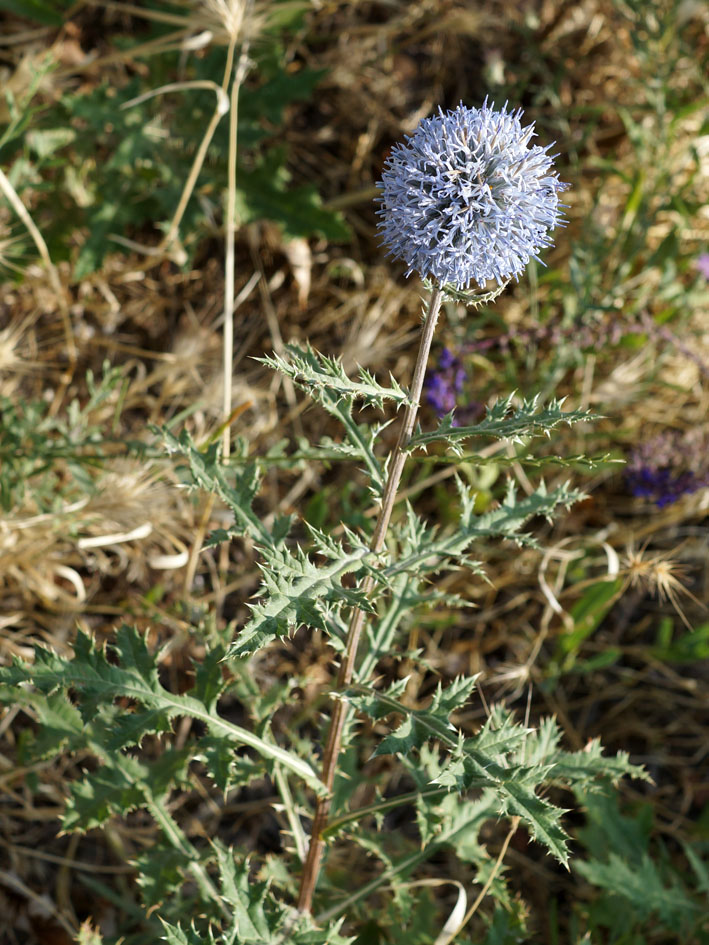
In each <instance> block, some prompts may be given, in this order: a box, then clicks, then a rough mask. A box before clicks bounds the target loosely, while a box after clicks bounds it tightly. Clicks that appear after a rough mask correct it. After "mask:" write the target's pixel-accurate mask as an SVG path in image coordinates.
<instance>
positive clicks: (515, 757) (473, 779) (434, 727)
mask: <svg viewBox="0 0 709 945" xmlns="http://www.w3.org/2000/svg"><path fill="white" fill-rule="evenodd" d="M474 685H475V680H474V679H464V678H461V679H458V680H457V681H455V682H454V683H452V684H451V685H450V686H449V687H448V688H447V689H446V690H443V689H441V688H440V686H439V688H438V690H437V692H436V694H435V696H434V697H433V700H432V702H431V705H430V706H429V707H428V708H427V709H412V708H410V707H408V706H406V705H405V704H403V703H402V702H401V701H400V698H399V697H400V695H401V692H402V691H403V688H404V686H405V681H404V683H396V684H394V686H393V687H392V688H391V689H390V690H389V691H386V692H377V691H375V690H372V689H370V688H368V687H366V686H357V687H355V688H354V689H352V690H351V692H350V693H348V696H349V698H351V700H352V701H353V703H354V704H355V705H356V706H357V708H359V709H360V710H361V711H363V712H366V713H367V714H369V715H371V716H372V717H373V718H380V717H382V716H385V715H388V714H390V713H392V712H394V713H397V714H401V715H403V716H404V720H403V722H402V723H401V724H400V725H399V727H398V728H397V729H396V730H395V731H394V732H392V733H391V734H390V735H387V736H386V737H385V738H383V739H382V741H381V742H380V743H379V745H378V746H377V748H376V750H375V754H402V755H410V754H411V752H413V751H420V750H421V749H422V748H423V746H424V745H426V744H427V743H428V742H429V741H430V740H431V739H435V740H436V742H437V743H439V744H440V745H442V746H444V747H445V748H446V749H447V752H448V754H447V757H446V758H445V759H444V760H442V761H440V762H439V766H438V769H437V771H436V772H435V774H434V776H433V777H431V783H432V784H439V785H441V786H442V787H444V788H446V789H448V790H451V791H455V792H457V793H458V794H463V795H464V794H465V793H466V792H467V791H469V790H470V789H472V788H486V789H489V790H490V791H491V792H492V795H493V796H494V797H495V801H496V805H495V807H496V812H497V814H498V815H503V816H508V817H520V818H521V820H522V822H523V823H524V824H525V825H526V826H527V827H528V829H529V830H530V833H531V835H532V836H533V837H534V838H535V839H536V840H538V841H539V842H540V843H542V844H543V845H544V846H545V847H546V848H547V849H548V850H549V851H550V852H551V853H552V854H553V855H554V856H555V857H556V858H557V859H558V860H560V861H561V862H562V863H564V864H566V863H567V862H568V850H567V837H566V834H565V832H564V831H563V830H562V829H561V826H560V820H561V815H562V814H563V810H561V809H560V808H558V807H555V806H554V805H553V804H552V803H551V802H549V801H548V800H546V799H544V798H542V797H540V796H539V794H538V793H537V791H538V790H539V788H540V787H542V786H543V785H545V784H549V783H557V784H562V785H565V786H568V785H577V784H582V783H587V782H588V781H589V780H593V779H594V778H596V777H611V778H613V779H614V780H618V779H619V778H620V777H622V776H624V775H632V776H633V777H643V776H644V775H643V771H642V769H641V768H639V767H638V766H636V765H631V764H630V762H629V760H628V758H627V755H624V754H619V755H617V756H616V757H615V758H611V759H606V758H604V757H603V756H602V754H601V750H600V746H599V745H598V744H597V743H594V746H593V748H592V750H591V751H588V752H586V751H584V752H577V753H568V752H561V751H559V749H558V747H557V744H558V741H559V732H558V729H557V727H556V725H555V723H554V722H553V720H547V721H546V722H545V723H544V725H543V726H542V729H541V730H540V732H539V733H533V732H531V731H529V730H528V729H525V728H524V727H522V726H520V725H518V724H516V723H515V722H513V720H512V718H511V717H510V716H509V715H507V714H506V713H503V712H501V711H497V712H495V713H493V715H491V717H490V718H489V719H488V721H487V722H486V723H485V725H484V726H483V727H482V729H481V730H480V732H479V733H478V734H477V735H475V736H474V737H473V738H466V737H465V736H464V734H463V732H461V731H459V730H457V729H455V727H454V726H453V725H452V724H451V723H450V721H449V716H450V714H451V712H453V711H455V710H456V709H460V708H462V707H463V706H464V705H465V702H466V700H467V698H468V696H469V695H470V693H471V692H472V690H473V688H474ZM429 766H430V765H429Z"/></svg>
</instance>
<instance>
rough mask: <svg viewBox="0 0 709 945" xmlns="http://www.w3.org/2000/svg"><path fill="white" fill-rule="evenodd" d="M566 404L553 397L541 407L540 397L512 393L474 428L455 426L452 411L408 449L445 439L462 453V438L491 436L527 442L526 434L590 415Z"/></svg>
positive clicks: (414, 439) (544, 431)
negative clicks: (526, 397) (518, 398)
mask: <svg viewBox="0 0 709 945" xmlns="http://www.w3.org/2000/svg"><path fill="white" fill-rule="evenodd" d="M563 404H564V401H563V400H553V401H551V402H550V403H548V404H546V405H544V406H542V407H541V408H540V406H539V397H533V398H532V399H531V400H523V401H522V403H521V404H515V395H514V394H510V395H509V397H506V398H505V399H504V400H499V401H498V402H497V403H496V404H493V406H492V407H488V409H487V411H486V416H485V419H484V420H481V421H480V423H476V424H475V425H474V426H471V427H458V426H454V423H453V413H449V414H447V416H445V417H444V418H443V419H442V420H441V423H440V425H439V426H438V428H437V429H436V430H432V431H431V432H430V433H423V432H421V431H419V432H418V433H416V434H415V435H414V436H413V437H412V438H411V440H410V442H409V449H415V448H416V447H417V446H422V447H424V448H425V447H426V446H428V444H429V443H434V442H435V441H436V440H443V441H445V443H446V445H447V446H448V447H449V448H450V449H451V450H452V451H453V452H454V454H456V455H458V456H462V449H461V447H460V443H461V441H463V440H470V439H473V438H474V437H480V436H492V437H495V438H496V439H499V440H507V439H509V440H512V442H517V443H524V439H523V438H524V437H530V436H549V434H550V432H551V431H552V430H553V429H554V428H555V427H557V426H559V424H561V423H568V424H569V426H570V425H571V424H572V423H579V422H580V421H582V420H588V419H589V418H590V414H589V413H588V411H586V410H569V411H564V410H562V409H561V408H562V407H563Z"/></svg>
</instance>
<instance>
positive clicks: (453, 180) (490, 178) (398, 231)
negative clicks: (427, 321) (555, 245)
mask: <svg viewBox="0 0 709 945" xmlns="http://www.w3.org/2000/svg"><path fill="white" fill-rule="evenodd" d="M521 117H522V110H521V109H518V110H517V111H515V112H508V111H507V104H506V103H505V105H504V106H503V107H502V109H501V110H499V111H496V110H495V107H494V104H493V105H488V104H487V99H486V100H485V103H484V104H483V106H482V108H468V107H467V106H465V105H463V104H462V103H461V104H460V105H459V106H458V107H457V108H455V109H453V110H452V111H449V112H443V110H442V109H439V111H438V114H437V115H434V116H432V117H431V118H425V119H424V120H423V121H422V122H421V124H420V125H419V126H418V128H417V129H416V131H415V132H414V133H413V134H412V135H409V136H408V137H407V138H406V141H405V142H404V143H400V144H397V145H396V146H395V147H394V148H393V150H392V151H391V153H390V154H389V156H388V157H387V159H386V161H385V165H384V173H383V174H382V180H381V183H380V184H378V186H379V187H380V188H381V190H382V195H381V197H380V198H379V202H380V203H381V207H380V209H379V210H378V214H379V215H380V216H381V218H382V219H381V221H380V223H379V229H380V236H381V239H382V242H383V243H384V244H385V245H386V246H387V247H388V249H389V252H390V254H391V255H393V256H395V257H397V258H399V259H403V260H404V262H405V263H406V264H407V266H408V270H407V273H406V274H407V275H410V274H411V273H412V272H418V274H419V275H420V276H421V277H422V278H430V279H433V280H435V281H436V282H438V283H440V284H441V285H445V284H451V285H453V286H454V287H455V288H457V289H461V290H462V289H467V288H468V287H469V286H470V284H471V283H472V282H476V283H477V284H478V285H479V286H481V287H483V286H484V285H485V283H486V282H487V280H489V279H494V280H496V281H497V283H498V284H502V283H503V282H504V281H505V280H507V279H509V278H511V277H512V276H515V277H517V276H519V275H520V273H521V272H522V271H523V270H524V268H525V267H526V266H527V264H528V263H529V260H530V259H539V256H538V252H539V250H541V249H542V248H543V247H545V246H550V245H551V243H552V240H551V237H550V232H551V230H553V229H554V227H556V226H557V225H558V224H559V223H560V222H561V219H562V212H561V207H560V205H559V193H560V192H561V191H562V190H564V189H565V188H566V186H567V185H566V184H564V183H562V182H561V181H560V180H559V178H558V177H557V175H556V173H555V172H554V171H553V170H552V165H553V157H552V155H550V154H549V153H548V152H549V148H550V147H551V145H547V146H546V147H540V146H538V145H530V143H529V142H530V140H531V139H532V137H533V136H534V125H533V124H532V125H529V126H528V127H526V128H523V127H522V125H521V123H520V119H521Z"/></svg>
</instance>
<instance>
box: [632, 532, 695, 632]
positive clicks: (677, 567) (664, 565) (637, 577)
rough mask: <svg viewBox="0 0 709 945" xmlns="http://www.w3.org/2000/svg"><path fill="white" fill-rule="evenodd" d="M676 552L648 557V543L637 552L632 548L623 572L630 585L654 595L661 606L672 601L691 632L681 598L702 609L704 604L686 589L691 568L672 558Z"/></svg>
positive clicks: (666, 552)
mask: <svg viewBox="0 0 709 945" xmlns="http://www.w3.org/2000/svg"><path fill="white" fill-rule="evenodd" d="M677 550H678V549H674V550H673V551H672V552H669V551H663V552H660V553H659V554H654V555H648V554H646V551H647V543H646V544H644V545H643V546H642V548H638V549H636V548H634V547H632V545H631V546H630V547H629V548H628V549H627V551H626V554H625V557H624V559H623V561H622V565H623V571H624V573H625V575H626V577H627V581H628V586H630V587H634V588H640V589H642V590H644V591H648V592H650V593H651V594H655V595H656V597H657V599H658V600H659V601H660V602H661V603H664V602H665V601H669V602H670V604H671V605H672V606H673V607H674V609H675V611H676V612H677V614H678V615H679V617H680V619H681V620H682V623H683V624H684V625H685V626H686V627H687V629H689V630H692V629H693V628H692V625H691V624H690V623H689V621H688V620H687V617H686V616H685V613H684V611H683V610H682V608H681V606H680V603H679V597H680V595H682V594H683V595H684V596H685V597H689V598H690V599H691V600H693V601H694V603H695V604H698V605H699V606H700V607H703V606H704V605H703V604H702V603H701V601H699V600H697V598H696V597H695V596H694V594H692V592H691V591H690V590H689V589H688V588H687V587H686V586H685V583H684V582H685V581H686V580H687V579H688V569H687V568H686V567H685V566H684V565H683V564H680V563H679V562H678V561H677V560H675V559H674V558H673V557H672V556H671V555H672V554H674V553H676V552H677Z"/></svg>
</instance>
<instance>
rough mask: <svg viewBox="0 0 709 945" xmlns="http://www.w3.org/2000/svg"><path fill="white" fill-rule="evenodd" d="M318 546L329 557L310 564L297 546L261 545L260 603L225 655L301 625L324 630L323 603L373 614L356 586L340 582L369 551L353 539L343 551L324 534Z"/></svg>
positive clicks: (239, 653) (241, 652)
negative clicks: (279, 547)
mask: <svg viewBox="0 0 709 945" xmlns="http://www.w3.org/2000/svg"><path fill="white" fill-rule="evenodd" d="M316 543H317V545H318V548H317V550H318V551H319V552H320V553H321V554H324V555H326V556H327V557H328V558H329V559H330V560H329V561H328V562H327V563H326V564H324V565H321V566H318V565H316V564H314V563H313V562H312V561H311V560H310V558H309V557H308V556H307V554H305V552H304V551H303V550H302V549H301V548H299V547H296V549H295V550H294V551H293V552H290V551H288V550H287V549H286V548H281V549H278V548H261V549H260V550H261V552H262V554H263V556H264V561H263V563H262V564H260V565H259V567H260V568H261V571H262V573H263V583H262V587H263V590H264V592H265V596H264V599H263V601H262V602H260V603H258V604H253V605H252V606H251V613H252V617H251V619H250V620H249V622H248V623H247V624H246V626H245V627H244V629H243V630H241V632H240V633H239V636H238V637H237V639H236V641H235V642H234V643H233V644H232V645H231V647H230V648H229V651H228V652H227V658H233V657H241V656H244V655H247V654H249V653H253V652H255V651H256V650H258V649H260V648H261V647H263V646H265V645H266V644H267V643H270V642H271V641H272V640H274V639H276V638H277V637H283V636H286V635H287V634H288V633H289V632H290V631H291V630H293V629H295V628H297V627H298V626H300V625H301V624H305V625H306V626H309V627H317V628H318V629H322V630H326V629H327V623H326V620H325V612H324V610H323V605H326V604H331V603H334V602H345V603H347V604H349V605H351V606H356V607H359V608H360V609H361V610H365V611H367V612H370V613H371V612H373V607H372V605H371V604H370V603H369V601H367V599H366V597H365V596H364V595H363V594H362V593H361V592H360V591H357V590H352V589H350V588H346V587H343V586H342V583H341V578H342V577H343V576H344V575H345V574H348V573H349V572H350V571H356V570H358V569H359V568H361V567H362V565H363V564H365V562H366V559H367V558H368V557H370V556H371V552H370V551H369V548H368V547H367V546H366V545H363V544H361V543H359V542H358V543H357V544H356V545H355V547H354V548H353V549H352V550H350V551H346V550H345V549H344V548H343V547H342V545H340V544H339V543H337V542H334V541H333V540H332V539H329V538H326V536H320V538H319V540H318V541H317V542H316Z"/></svg>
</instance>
